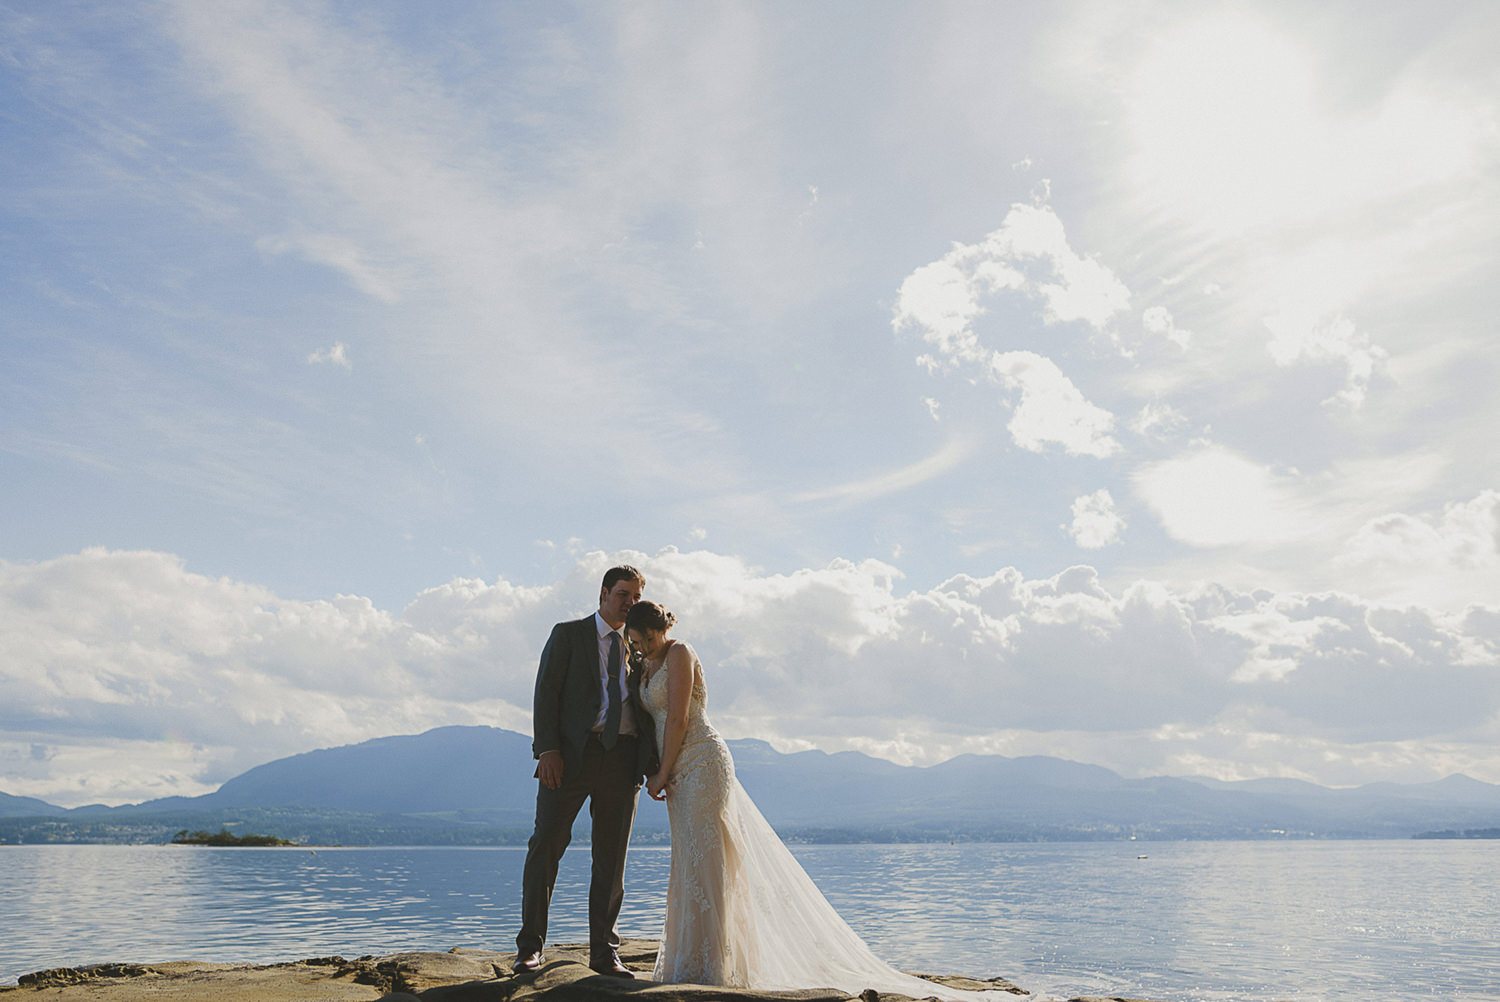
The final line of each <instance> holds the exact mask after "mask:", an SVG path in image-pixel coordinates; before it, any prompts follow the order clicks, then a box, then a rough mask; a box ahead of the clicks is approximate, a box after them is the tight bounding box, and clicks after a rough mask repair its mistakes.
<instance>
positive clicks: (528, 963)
mask: <svg viewBox="0 0 1500 1002" xmlns="http://www.w3.org/2000/svg"><path fill="white" fill-rule="evenodd" d="M645 586H646V579H645V578H643V577H642V576H641V572H640V571H638V570H636V569H635V568H634V567H629V566H624V565H622V566H619V567H612V568H610V569H609V570H608V571H607V572H606V573H605V575H604V583H603V585H602V586H601V587H600V589H599V611H598V612H596V613H595V614H593V615H592V616H587V617H585V618H583V619H578V620H574V621H572V622H568V623H558V624H557V625H556V626H554V627H553V628H552V636H551V637H550V638H548V640H547V646H546V647H544V648H542V662H541V665H540V666H539V667H538V668H537V675H536V693H535V696H534V699H533V713H532V731H533V740H532V744H531V752H532V754H533V755H534V756H535V757H536V759H537V767H536V778H537V779H538V780H539V781H540V782H539V784H538V786H537V791H536V826H535V828H534V829H533V830H532V835H531V841H530V842H529V843H528V844H527V848H526V866H525V869H524V870H523V871H522V874H521V931H520V932H519V933H517V934H516V963H515V967H514V968H513V969H514V970H515V972H516V973H517V974H527V973H533V972H535V971H539V970H541V969H542V964H543V963H544V960H543V958H542V943H543V942H545V940H546V938H547V909H548V906H549V905H550V904H551V902H552V886H553V885H554V884H555V883H556V882H557V864H558V861H559V860H561V859H562V854H563V850H565V849H566V848H567V847H568V840H569V839H570V838H571V837H572V831H573V819H574V818H576V817H577V816H578V811H579V809H580V808H581V807H582V806H583V802H584V801H585V800H592V804H591V805H590V807H589V813H590V815H591V816H592V817H593V850H592V852H593V876H592V879H591V880H590V883H589V966H590V967H591V968H593V969H594V970H595V971H597V972H598V973H600V974H609V975H613V976H615V977H619V978H632V977H634V976H635V975H633V974H632V973H631V972H630V970H629V968H627V967H626V966H625V965H624V964H622V963H621V962H620V954H619V948H620V936H619V933H617V932H616V931H615V920H616V919H618V918H619V916H620V903H621V901H623V900H624V897H625V849H626V845H627V843H629V841H630V826H631V824H632V823H633V822H634V821H635V807H636V799H637V795H638V794H639V793H640V790H641V778H642V777H643V776H645V775H649V774H650V773H652V772H654V771H655V769H656V765H655V759H656V741H655V735H654V729H653V728H652V723H651V718H650V717H649V716H648V715H647V714H646V712H645V710H644V709H642V708H641V706H640V700H639V698H638V693H637V692H636V689H635V685H634V682H635V681H636V680H634V679H629V680H628V681H629V683H630V684H627V674H628V672H627V658H626V653H625V637H624V634H623V632H622V631H623V629H624V626H625V614H626V613H627V612H629V611H630V607H631V606H632V605H634V604H635V603H636V602H638V601H640V598H641V590H642V589H643V588H645Z"/></svg>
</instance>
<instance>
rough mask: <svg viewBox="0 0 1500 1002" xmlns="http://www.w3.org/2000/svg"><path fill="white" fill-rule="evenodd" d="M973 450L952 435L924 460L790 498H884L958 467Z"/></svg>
mask: <svg viewBox="0 0 1500 1002" xmlns="http://www.w3.org/2000/svg"><path fill="white" fill-rule="evenodd" d="M973 452H974V443H973V442H970V441H968V440H966V439H963V438H953V439H950V440H949V441H947V442H945V443H943V446H942V448H940V449H938V451H937V452H934V453H933V454H932V455H930V456H928V457H926V458H925V459H919V460H917V461H916V462H915V463H910V464H908V465H906V466H903V467H901V468H900V469H896V470H890V471H888V472H885V473H881V474H878V475H876V476H874V477H867V478H865V479H863V480H858V481H855V482H854V483H847V484H838V485H836V486H833V487H822V488H819V489H817V490H812V491H805V492H803V493H802V494H798V495H796V496H795V497H794V498H793V499H792V500H794V501H802V502H806V501H832V502H834V503H835V504H836V505H837V506H839V507H844V506H848V505H854V504H860V503H863V502H866V501H869V500H871V499H873V498H878V497H884V496H885V495H887V494H893V493H895V492H897V491H903V490H907V489H909V488H912V487H915V486H917V485H918V484H922V483H925V482H927V481H928V480H931V479H933V478H934V477H939V476H942V475H943V474H944V473H947V472H948V471H949V470H951V469H953V468H954V467H956V466H958V465H959V464H960V463H962V462H963V461H964V460H965V459H967V458H968V457H969V456H971V455H972V454H973Z"/></svg>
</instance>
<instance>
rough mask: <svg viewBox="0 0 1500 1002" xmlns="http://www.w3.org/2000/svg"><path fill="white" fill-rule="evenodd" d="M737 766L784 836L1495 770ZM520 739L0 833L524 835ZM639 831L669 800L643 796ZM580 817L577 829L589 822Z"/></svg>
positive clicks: (1427, 810)
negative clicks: (1327, 774)
mask: <svg viewBox="0 0 1500 1002" xmlns="http://www.w3.org/2000/svg"><path fill="white" fill-rule="evenodd" d="M729 744H730V747H731V749H732V750H733V752H734V757H735V765H736V771H737V773H738V775H739V778H740V780H741V782H742V783H743V784H744V786H745V788H746V789H747V790H748V791H749V792H750V794H751V796H752V797H753V798H754V799H755V802H756V804H757V805H758V806H759V807H760V809H761V811H762V812H763V813H764V814H765V815H766V817H767V818H768V819H769V820H770V821H771V823H772V824H773V825H775V826H776V828H777V829H778V830H779V831H781V832H782V833H783V834H784V835H786V836H787V837H789V838H794V839H809V840H819V841H829V840H833V841H848V840H854V841H930V840H944V841H947V840H950V839H953V840H959V839H962V840H1004V841H1012V840H1037V839H1110V838H1146V839H1153V838H1278V837H1323V838H1328V837H1348V838H1361V837H1386V838H1391V837H1397V838H1404V837H1410V836H1413V835H1418V834H1421V833H1430V832H1434V831H1441V832H1445V833H1462V832H1464V831H1470V832H1473V831H1476V830H1478V829H1493V828H1496V827H1500V786H1495V785H1492V784H1489V783H1482V782H1480V781H1478V780H1474V779H1470V778H1468V777H1466V776H1461V775H1455V776H1449V777H1448V778H1447V779H1443V780H1439V781H1436V782H1430V783H1419V784H1410V785H1403V784H1393V783H1372V784H1369V785H1366V786H1361V787H1356V788H1352V789H1332V788H1328V787H1322V786H1317V785H1315V784H1312V783H1306V782H1301V781H1297V780H1285V779H1260V780H1248V781H1244V782H1222V781H1218V780H1212V779H1205V778H1177V777H1166V776H1157V777H1151V778H1145V779H1127V778H1125V777H1123V776H1120V775H1119V774H1118V773H1115V772H1112V771H1110V770H1109V769H1106V768H1103V767H1101V766H1095V765H1084V764H1080V763H1077V762H1069V761H1066V760H1063V759H1056V758H1047V757H1041V756H1031V757H1023V758H1007V757H1004V756H999V755H960V756H958V757H957V758H953V759H950V760H948V761H946V762H943V763H940V764H938V765H933V766H926V767H917V766H902V765H897V764H895V763H892V762H887V761H885V760H883V759H877V758H872V757H870V756H868V755H863V754H860V753H858V752H840V753H837V754H828V753H825V752H820V751H804V752H796V753H792V754H783V753H780V752H777V751H776V750H775V749H774V748H772V747H771V746H770V745H769V744H767V743H766V742H764V741H757V740H750V739H747V740H739V741H731V742H730V743H729ZM532 768H533V763H532V759H531V739H530V738H529V737H528V736H526V735H523V734H518V733H515V732H513V731H506V730H501V729H498V728H492V727H442V728H437V729H435V730H431V731H427V732H426V733H423V734H416V735H405V736H400V737H387V738H377V739H375V740H372V741H366V742H363V743H361V744H356V745H348V746H344V747H340V748H327V749H322V750H319V751H312V752H307V753H304V754H301V755H293V756H291V757H288V758H283V759H278V760H276V761H274V762H268V763H266V764H264V765H260V766H256V767H255V768H253V769H250V770H249V771H247V772H245V773H243V774H241V775H239V776H236V777H235V778H233V779H231V780H229V781H228V782H226V783H224V784H223V786H221V787H220V788H219V789H218V790H216V791H214V792H213V793H209V794H205V795H203V796H199V797H171V798H166V799H161V800H151V801H147V802H145V803H141V804H132V805H125V806H120V807H105V806H101V805H94V806H88V807H78V808H72V809H65V808H61V807H57V806H54V805H51V804H47V803H45V802H44V801H40V800H35V799H32V798H27V797H14V796H10V795H8V794H4V793H0V841H12V842H14V841H132V840H135V841H144V840H157V839H156V836H157V835H158V834H160V833H161V832H162V831H167V830H169V829H172V828H173V826H176V825H179V824H180V825H181V826H182V827H193V828H198V827H216V826H219V825H229V826H231V827H236V826H246V825H260V826H262V827H261V828H260V829H256V830H263V829H264V827H265V826H268V825H271V826H277V825H279V826H281V827H282V828H283V829H284V830H280V831H274V832H264V833H266V834H276V835H282V836H285V837H291V838H297V839H298V840H299V841H311V840H316V841H325V842H326V841H342V842H346V843H348V844H394V843H426V842H439V843H453V842H460V843H466V844H472V843H476V842H481V843H489V844H495V843H501V844H506V843H509V844H514V843H517V842H523V841H524V840H525V837H526V835H527V834H528V832H529V828H530V824H531V817H532V805H533V803H534V799H535V795H536V785H535V780H534V779H533V777H532ZM636 827H637V834H638V837H640V838H642V839H646V840H649V839H652V838H656V839H660V838H661V837H663V831H664V829H665V827H666V813H665V811H664V810H663V809H662V808H660V807H659V806H657V805H655V804H653V803H651V802H650V801H648V800H645V799H644V798H643V799H642V803H641V809H640V814H639V816H638V819H637V823H636ZM586 832H587V821H586V817H585V818H584V820H583V822H582V823H581V825H580V829H579V835H580V837H586Z"/></svg>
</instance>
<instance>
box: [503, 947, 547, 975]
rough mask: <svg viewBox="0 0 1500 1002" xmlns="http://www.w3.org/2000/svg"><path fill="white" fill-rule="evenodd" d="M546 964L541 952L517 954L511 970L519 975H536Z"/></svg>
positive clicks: (533, 951)
mask: <svg viewBox="0 0 1500 1002" xmlns="http://www.w3.org/2000/svg"><path fill="white" fill-rule="evenodd" d="M546 962H547V961H546V960H544V959H543V958H542V951H541V950H532V951H531V952H530V953H518V954H516V962H515V963H514V964H512V965H511V967H510V969H511V970H512V971H515V972H516V973H517V974H535V973H536V972H537V971H540V970H541V969H542V965H543V964H545V963H546Z"/></svg>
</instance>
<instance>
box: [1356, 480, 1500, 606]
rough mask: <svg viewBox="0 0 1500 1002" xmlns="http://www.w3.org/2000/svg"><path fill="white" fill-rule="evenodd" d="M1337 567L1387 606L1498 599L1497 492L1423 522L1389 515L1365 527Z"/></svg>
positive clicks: (1499, 521)
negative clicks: (1370, 584)
mask: <svg viewBox="0 0 1500 1002" xmlns="http://www.w3.org/2000/svg"><path fill="white" fill-rule="evenodd" d="M1338 563H1339V564H1340V565H1341V566H1342V567H1344V568H1345V569H1346V570H1347V571H1348V572H1350V573H1351V574H1353V575H1358V576H1359V577H1361V578H1362V579H1364V580H1367V581H1375V582H1378V583H1379V584H1378V585H1377V587H1376V589H1375V591H1376V593H1377V594H1379V595H1381V596H1382V597H1383V598H1385V600H1387V601H1401V602H1411V603H1423V602H1436V601H1439V600H1440V599H1441V600H1444V601H1445V604H1453V605H1456V606H1457V607H1460V608H1461V607H1462V606H1463V605H1465V604H1467V603H1469V602H1475V603H1492V602H1496V601H1497V600H1500V491H1497V490H1486V491H1481V492H1480V493H1479V495H1478V496H1476V497H1475V498H1473V499H1472V500H1469V501H1459V502H1451V503H1449V504H1447V505H1445V506H1444V507H1443V510H1442V512H1441V513H1439V514H1436V515H1433V516H1429V517H1422V516H1418V515H1409V514H1404V513H1400V512H1394V513H1391V514H1388V515H1383V516H1381V517H1379V518H1374V519H1371V520H1370V521H1368V522H1366V523H1365V524H1364V525H1363V526H1361V527H1360V528H1359V530H1358V531H1357V532H1356V533H1355V534H1354V535H1353V536H1352V537H1351V538H1350V539H1349V541H1348V543H1347V545H1346V546H1345V548H1344V551H1343V553H1341V554H1340V555H1339V557H1338Z"/></svg>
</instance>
